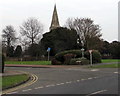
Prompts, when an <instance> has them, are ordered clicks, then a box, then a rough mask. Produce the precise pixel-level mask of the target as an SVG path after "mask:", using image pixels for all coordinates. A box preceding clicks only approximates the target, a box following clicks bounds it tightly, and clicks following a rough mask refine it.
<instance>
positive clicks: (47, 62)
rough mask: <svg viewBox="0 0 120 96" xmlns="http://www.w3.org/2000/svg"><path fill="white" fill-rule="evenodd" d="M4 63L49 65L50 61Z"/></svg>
mask: <svg viewBox="0 0 120 96" xmlns="http://www.w3.org/2000/svg"><path fill="white" fill-rule="evenodd" d="M5 64H21V65H51V61H5Z"/></svg>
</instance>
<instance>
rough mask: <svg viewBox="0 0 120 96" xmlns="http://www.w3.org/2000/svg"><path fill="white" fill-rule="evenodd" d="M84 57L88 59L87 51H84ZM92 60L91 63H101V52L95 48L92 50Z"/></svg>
mask: <svg viewBox="0 0 120 96" xmlns="http://www.w3.org/2000/svg"><path fill="white" fill-rule="evenodd" d="M85 57H86V58H87V59H89V60H90V53H89V51H86V52H85ZM92 61H93V63H101V54H100V52H98V51H97V50H93V52H92Z"/></svg>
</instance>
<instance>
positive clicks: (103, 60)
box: [102, 59, 120, 63]
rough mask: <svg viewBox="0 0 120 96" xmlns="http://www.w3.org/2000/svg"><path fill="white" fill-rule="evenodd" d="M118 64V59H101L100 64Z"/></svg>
mask: <svg viewBox="0 0 120 96" xmlns="http://www.w3.org/2000/svg"><path fill="white" fill-rule="evenodd" d="M112 62H120V59H102V63H112Z"/></svg>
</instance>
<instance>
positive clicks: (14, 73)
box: [2, 70, 25, 76]
mask: <svg viewBox="0 0 120 96" xmlns="http://www.w3.org/2000/svg"><path fill="white" fill-rule="evenodd" d="M21 74H25V73H24V72H21V71H12V70H5V72H4V73H2V76H11V75H21Z"/></svg>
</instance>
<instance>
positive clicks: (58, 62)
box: [51, 58, 62, 65]
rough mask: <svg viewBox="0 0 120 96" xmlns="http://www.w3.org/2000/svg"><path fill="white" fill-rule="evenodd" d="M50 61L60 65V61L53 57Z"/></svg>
mask: <svg viewBox="0 0 120 96" xmlns="http://www.w3.org/2000/svg"><path fill="white" fill-rule="evenodd" d="M51 63H52V65H62V63H61V62H60V61H58V60H56V59H55V58H54V59H52V61H51Z"/></svg>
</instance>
